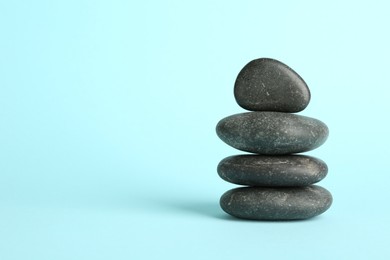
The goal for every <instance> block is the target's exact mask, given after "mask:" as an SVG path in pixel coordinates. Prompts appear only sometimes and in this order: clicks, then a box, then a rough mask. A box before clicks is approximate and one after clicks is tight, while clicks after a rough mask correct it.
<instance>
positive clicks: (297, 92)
mask: <svg viewBox="0 0 390 260" xmlns="http://www.w3.org/2000/svg"><path fill="white" fill-rule="evenodd" d="M234 96H235V98H236V101H237V103H238V104H239V105H240V106H241V107H242V108H244V109H247V110H251V111H279V112H289V113H294V112H299V111H302V110H303V109H305V108H306V107H307V105H308V104H309V101H310V91H309V88H308V87H307V85H306V83H305V81H304V80H303V79H302V78H301V77H300V76H299V75H298V74H297V73H296V72H295V71H293V70H292V69H291V68H290V67H288V66H287V65H285V64H283V63H281V62H279V61H277V60H274V59H268V58H261V59H256V60H253V61H251V62H249V63H248V64H247V65H245V67H244V68H243V69H242V70H241V71H240V73H239V74H238V76H237V79H236V82H235V85H234Z"/></svg>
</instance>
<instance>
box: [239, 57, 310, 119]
mask: <svg viewBox="0 0 390 260" xmlns="http://www.w3.org/2000/svg"><path fill="white" fill-rule="evenodd" d="M258 60H264V61H272V62H275V63H279V64H280V65H282V66H284V67H285V68H286V69H287V70H289V71H290V72H292V73H293V74H295V75H296V76H298V78H299V79H300V80H301V81H302V82H303V83H304V85H305V87H306V90H307V94H308V97H309V98H308V100H307V102H306V105H304V106H301V107H300V108H299V109H296V110H289V111H285V110H254V109H252V108H248V107H245V106H243V105H242V104H240V103H239V102H238V101H237V98H236V82H237V78H238V76H239V75H240V74H241V72H242V71H243V70H244V69H245V67H247V66H248V65H249V64H250V63H253V62H257V61H258ZM233 95H234V99H235V101H236V103H237V104H238V105H239V106H240V107H241V108H242V109H245V110H247V111H253V112H256V111H273V112H284V113H299V112H301V111H303V110H305V109H306V108H307V106H308V105H309V104H310V101H311V91H310V88H309V86H308V85H307V83H306V81H305V80H304V79H303V78H302V77H301V75H299V73H297V72H296V71H295V70H293V69H292V68H291V67H290V66H288V65H287V64H285V63H283V62H281V61H279V60H277V59H273V58H267V57H263V58H257V59H253V60H251V61H249V62H248V63H246V64H245V65H244V66H243V67H242V69H241V70H240V72H239V73H238V74H237V76H236V80H235V82H234V88H233Z"/></svg>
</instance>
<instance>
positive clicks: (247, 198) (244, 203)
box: [220, 185, 332, 220]
mask: <svg viewBox="0 0 390 260" xmlns="http://www.w3.org/2000/svg"><path fill="white" fill-rule="evenodd" d="M331 204H332V195H331V194H330V192H329V191H327V190H326V189H324V188H322V187H320V186H315V185H311V186H305V187H290V188H265V187H245V188H237V189H232V190H229V191H227V192H226V193H225V194H223V195H222V197H221V200H220V205H221V207H222V209H223V210H224V211H225V212H226V213H228V214H230V215H232V216H235V217H238V218H244V219H254V220H295V219H307V218H311V217H314V216H317V215H320V214H322V213H323V212H325V211H326V210H327V209H328V208H329V207H330V206H331Z"/></svg>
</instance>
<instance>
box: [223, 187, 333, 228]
mask: <svg viewBox="0 0 390 260" xmlns="http://www.w3.org/2000/svg"><path fill="white" fill-rule="evenodd" d="M306 187H315V188H316V189H320V190H322V192H324V193H326V194H327V196H328V198H329V201H328V203H327V205H326V207H324V208H322V210H320V211H317V212H315V214H311V215H307V216H305V217H299V218H271V217H268V218H256V217H247V216H242V215H238V214H233V213H232V212H229V210H228V209H227V208H226V207H225V202H224V199H225V198H226V197H227V196H228V195H229V194H230V193H233V192H235V191H237V190H242V189H252V188H256V187H239V188H234V189H230V190H228V191H226V192H225V193H223V194H222V196H221V197H220V200H219V205H220V207H221V209H222V210H223V211H224V212H225V213H227V214H228V215H230V216H232V217H235V218H238V219H245V220H253V221H285V222H287V221H296V220H306V219H311V218H314V217H317V216H319V215H321V214H323V213H325V212H326V211H328V210H329V208H330V207H331V206H332V204H333V196H332V193H331V192H330V191H328V190H327V189H325V188H324V187H322V186H319V185H309V186H306ZM257 188H261V187H257ZM264 188H265V189H271V187H264ZM300 188H303V187H300ZM276 189H277V188H276ZM231 200H232V198H230V201H231ZM228 204H229V203H228Z"/></svg>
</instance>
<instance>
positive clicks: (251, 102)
mask: <svg viewBox="0 0 390 260" xmlns="http://www.w3.org/2000/svg"><path fill="white" fill-rule="evenodd" d="M234 96H235V99H236V101H237V103H238V104H239V105H240V106H241V107H242V108H244V109H246V110H249V111H251V112H247V113H241V114H236V115H231V116H228V117H226V118H224V119H222V120H221V121H219V123H218V124H217V128H216V131H217V135H218V136H219V138H220V139H221V140H222V141H224V142H225V143H226V144H228V145H230V146H232V147H234V148H236V149H238V150H241V151H244V152H248V153H252V154H243V155H236V156H230V157H227V158H225V159H223V160H222V161H221V162H220V163H219V165H218V168H217V171H218V174H219V176H220V177H221V178H222V179H223V180H225V181H227V182H231V183H234V184H238V185H245V186H246V187H240V188H236V189H232V190H229V191H227V192H226V193H225V194H223V195H222V197H221V199H220V205H221V208H222V209H223V210H224V211H225V212H226V213H228V214H230V215H232V216H234V217H237V218H244V219H253V220H296V219H307V218H311V217H315V216H317V215H320V214H322V213H324V212H325V211H326V210H327V209H329V207H330V206H331V204H332V200H333V199H332V195H331V194H330V192H329V191H327V190H326V189H325V188H322V187H320V186H317V185H313V184H314V183H317V182H319V181H321V180H322V179H323V178H325V177H326V175H327V173H328V167H327V165H326V163H325V162H323V161H322V160H320V159H318V158H315V157H312V156H307V155H299V154H297V153H302V152H307V151H310V150H313V149H316V148H318V147H319V146H321V145H322V144H323V143H324V142H325V141H326V139H327V138H328V134H329V130H328V127H327V126H326V125H325V124H324V123H323V122H321V121H320V120H318V119H315V118H310V117H306V116H301V115H296V114H292V113H296V112H300V111H302V110H304V109H305V108H306V107H307V105H308V104H309V101H310V90H309V88H308V86H307V85H306V83H305V81H304V80H303V79H302V78H301V77H300V76H299V75H298V74H297V73H296V72H295V71H293V70H292V69H291V68H290V67H288V66H287V65H285V64H283V63H281V62H279V61H277V60H274V59H269V58H261V59H256V60H253V61H251V62H249V63H248V64H247V65H245V66H244V68H243V69H242V70H241V71H240V73H239V74H238V76H237V79H236V82H235V85H234Z"/></svg>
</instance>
